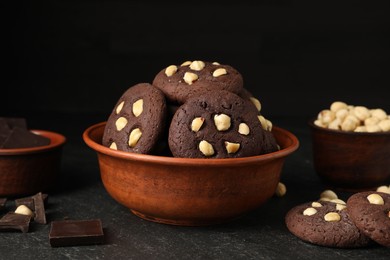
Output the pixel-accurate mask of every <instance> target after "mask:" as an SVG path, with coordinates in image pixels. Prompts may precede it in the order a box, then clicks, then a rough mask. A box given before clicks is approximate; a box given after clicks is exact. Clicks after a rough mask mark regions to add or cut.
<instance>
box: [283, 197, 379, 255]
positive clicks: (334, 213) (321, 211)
mask: <svg viewBox="0 0 390 260" xmlns="http://www.w3.org/2000/svg"><path fill="white" fill-rule="evenodd" d="M285 222H286V226H287V228H288V230H289V231H290V232H291V233H292V234H293V235H295V236H297V237H298V238H300V239H301V240H303V241H305V242H309V243H312V244H316V245H320V246H327V247H337V248H356V247H363V246H367V245H369V244H370V243H371V239H370V238H369V237H367V236H366V235H364V234H363V232H361V231H360V230H359V229H358V228H357V227H356V226H355V225H354V223H353V222H352V221H351V219H350V216H349V214H348V211H347V210H346V207H345V202H344V203H342V202H334V201H312V202H307V203H303V204H301V205H298V206H295V207H293V208H292V209H290V210H289V211H288V213H287V214H286V217H285Z"/></svg>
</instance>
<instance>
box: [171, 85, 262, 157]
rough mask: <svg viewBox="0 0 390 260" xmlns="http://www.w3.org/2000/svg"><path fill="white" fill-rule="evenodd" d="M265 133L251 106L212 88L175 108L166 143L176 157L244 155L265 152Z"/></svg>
mask: <svg viewBox="0 0 390 260" xmlns="http://www.w3.org/2000/svg"><path fill="white" fill-rule="evenodd" d="M264 132H265V130H264V129H263V128H262V127H261V124H260V122H259V120H258V118H257V110H256V109H255V108H254V107H253V106H249V105H248V103H247V102H246V101H244V100H243V99H242V98H240V97H239V96H237V95H236V94H234V93H232V92H229V91H226V90H219V91H217V90H214V91H210V92H208V93H203V94H201V95H199V96H195V97H192V98H190V99H189V100H187V102H186V103H184V104H183V105H182V106H180V107H179V108H178V110H177V111H176V113H175V114H174V116H173V118H172V121H171V125H170V127H169V138H168V143H169V147H170V149H171V151H172V154H173V155H174V156H175V157H189V158H230V157H245V156H252V155H259V154H261V153H264V150H263V144H264V143H266V135H265V133H264Z"/></svg>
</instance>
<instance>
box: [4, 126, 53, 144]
mask: <svg viewBox="0 0 390 260" xmlns="http://www.w3.org/2000/svg"><path fill="white" fill-rule="evenodd" d="M48 144H50V139H49V138H46V137H44V136H40V135H37V134H34V133H32V132H30V131H29V130H27V129H24V128H20V127H14V128H13V129H12V130H11V133H10V134H9V135H8V138H7V139H6V140H5V141H4V143H3V144H2V145H1V146H0V148H3V149H13V148H27V147H36V146H43V145H48Z"/></svg>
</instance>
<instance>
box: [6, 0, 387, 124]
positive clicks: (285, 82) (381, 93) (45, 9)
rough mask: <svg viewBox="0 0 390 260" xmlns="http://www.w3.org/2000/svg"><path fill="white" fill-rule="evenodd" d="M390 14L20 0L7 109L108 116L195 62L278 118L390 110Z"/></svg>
mask: <svg viewBox="0 0 390 260" xmlns="http://www.w3.org/2000/svg"><path fill="white" fill-rule="evenodd" d="M389 7H390V4H389V1H363V2H361V3H360V2H358V1H351V2H350V3H349V2H345V1H336V2H329V1H326V2H322V1H320V2H319V1H287V0H286V1H246V0H245V1H239V2H233V3H228V2H225V1H181V2H178V3H177V2H174V1H161V2H160V1H119V0H116V1H115V0H114V1H102V0H100V1H87V0H82V1H66V0H62V1H61V0H53V1H27V2H19V1H17V2H16V1H15V2H14V3H12V4H11V5H10V6H7V7H6V8H4V11H5V19H4V17H3V19H4V21H3V23H2V24H3V27H4V30H3V36H4V37H3V44H6V47H5V48H3V53H4V56H5V57H6V58H4V59H3V64H5V69H3V84H2V85H3V89H5V98H2V101H1V102H0V108H1V114H2V116H28V115H31V114H34V115H37V114H42V115H44V114H45V113H48V112H50V113H65V114H66V113H86V114H88V113H94V114H100V115H102V118H105V117H106V116H108V114H109V112H111V110H112V108H113V106H114V104H115V103H116V101H117V99H118V98H119V97H120V95H121V94H122V93H123V92H124V91H125V90H126V89H127V88H128V87H130V86H132V85H134V84H136V83H139V82H151V81H152V80H153V78H154V76H155V74H156V73H157V72H158V71H160V70H161V69H163V68H164V67H166V66H168V65H170V64H180V63H181V62H183V61H185V60H195V59H201V60H202V59H203V60H210V61H218V62H220V63H225V64H229V65H232V66H233V67H235V68H236V69H237V70H239V71H240V72H241V73H242V75H243V77H244V82H245V88H247V89H248V90H250V91H251V92H252V93H253V94H254V95H255V96H257V97H258V98H259V99H260V101H261V102H262V104H263V114H264V115H265V116H267V117H269V118H271V119H272V117H277V116H304V117H312V116H315V115H317V113H318V112H319V111H320V110H321V109H323V108H327V107H329V105H330V103H331V102H333V101H335V100H342V101H345V102H347V103H349V104H352V105H364V106H367V107H369V108H377V107H380V108H383V109H385V110H386V112H387V113H390V104H389V102H388V100H389V94H388V92H389V90H388V89H389V86H390V77H389V71H390V65H389V64H390V34H389V27H390V15H389V13H390V12H389V11H390V8H389ZM3 95H4V90H3V92H2V94H1V96H3ZM3 97H4V96H3Z"/></svg>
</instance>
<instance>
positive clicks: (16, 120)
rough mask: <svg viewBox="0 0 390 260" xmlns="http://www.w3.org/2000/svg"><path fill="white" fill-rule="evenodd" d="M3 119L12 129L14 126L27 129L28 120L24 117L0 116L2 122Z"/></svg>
mask: <svg viewBox="0 0 390 260" xmlns="http://www.w3.org/2000/svg"><path fill="white" fill-rule="evenodd" d="M3 120H4V122H5V123H6V124H7V125H8V127H9V128H10V129H12V128H14V127H20V128H23V129H27V121H26V119H25V118H23V117H0V124H2V122H3Z"/></svg>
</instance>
